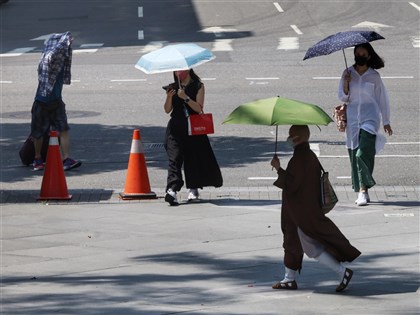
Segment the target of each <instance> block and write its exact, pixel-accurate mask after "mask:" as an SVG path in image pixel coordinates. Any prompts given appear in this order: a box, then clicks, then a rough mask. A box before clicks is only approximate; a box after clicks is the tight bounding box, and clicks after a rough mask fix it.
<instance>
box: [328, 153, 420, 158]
mask: <svg viewBox="0 0 420 315" xmlns="http://www.w3.org/2000/svg"><path fill="white" fill-rule="evenodd" d="M321 157H322V158H334V159H335V158H347V159H348V158H349V156H348V155H321ZM415 157H420V155H419V154H405V155H403V154H384V155H381V154H378V155H375V158H415Z"/></svg>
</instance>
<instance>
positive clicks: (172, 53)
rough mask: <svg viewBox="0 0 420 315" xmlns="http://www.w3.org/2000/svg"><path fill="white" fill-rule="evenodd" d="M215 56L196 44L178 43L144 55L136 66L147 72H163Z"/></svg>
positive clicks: (191, 65) (189, 67)
mask: <svg viewBox="0 0 420 315" xmlns="http://www.w3.org/2000/svg"><path fill="white" fill-rule="evenodd" d="M214 58H216V57H215V56H214V55H213V53H212V52H211V51H209V50H207V49H205V48H203V47H200V46H198V45H196V44H192V43H187V44H176V45H168V46H165V47H163V48H160V49H157V50H155V51H152V52H150V53H148V54H145V55H143V56H142V57H141V58H140V59H139V61H138V62H137V64H136V66H135V67H136V68H137V69H140V70H141V71H143V72H145V73H147V74H151V73H162V72H170V71H177V70H187V69H191V68H193V67H196V66H198V65H201V64H203V63H205V62H207V61H210V60H212V59H214Z"/></svg>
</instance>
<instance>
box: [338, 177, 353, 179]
mask: <svg viewBox="0 0 420 315" xmlns="http://www.w3.org/2000/svg"><path fill="white" fill-rule="evenodd" d="M349 178H351V176H337V179H349Z"/></svg>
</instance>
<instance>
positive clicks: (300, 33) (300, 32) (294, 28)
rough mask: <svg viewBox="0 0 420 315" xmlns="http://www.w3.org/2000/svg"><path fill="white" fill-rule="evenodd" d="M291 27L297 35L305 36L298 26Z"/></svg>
mask: <svg viewBox="0 0 420 315" xmlns="http://www.w3.org/2000/svg"><path fill="white" fill-rule="evenodd" d="M290 27H291V28H292V29H293V30H294V31H295V32H296V34H299V35H302V34H303V33H302V31H301V30H300V29H299V28H298V27H297V26H296V25H290Z"/></svg>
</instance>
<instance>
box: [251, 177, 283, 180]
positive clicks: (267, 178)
mask: <svg viewBox="0 0 420 315" xmlns="http://www.w3.org/2000/svg"><path fill="white" fill-rule="evenodd" d="M276 179H277V177H248V180H276Z"/></svg>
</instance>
